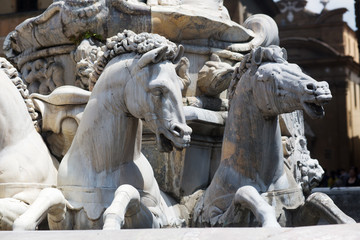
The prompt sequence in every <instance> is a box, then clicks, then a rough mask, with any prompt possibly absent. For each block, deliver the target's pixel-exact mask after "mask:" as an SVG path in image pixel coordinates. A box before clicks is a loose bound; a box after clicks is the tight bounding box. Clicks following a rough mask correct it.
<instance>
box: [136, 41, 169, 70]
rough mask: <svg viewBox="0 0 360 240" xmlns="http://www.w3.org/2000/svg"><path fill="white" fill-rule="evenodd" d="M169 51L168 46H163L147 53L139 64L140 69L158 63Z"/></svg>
mask: <svg viewBox="0 0 360 240" xmlns="http://www.w3.org/2000/svg"><path fill="white" fill-rule="evenodd" d="M167 49H168V47H167V46H162V47H158V48H155V49H153V50H151V51H149V52H147V53H145V54H144V55H142V56H141V58H140V59H139V61H138V62H137V65H138V67H139V68H140V69H141V68H143V67H145V66H147V65H148V64H150V63H158V62H159V61H160V60H161V59H162V58H163V57H164V55H165V54H166V51H167Z"/></svg>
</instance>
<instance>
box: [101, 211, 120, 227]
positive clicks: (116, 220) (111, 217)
mask: <svg viewBox="0 0 360 240" xmlns="http://www.w3.org/2000/svg"><path fill="white" fill-rule="evenodd" d="M122 225H124V220H122V219H121V218H120V217H119V216H117V215H115V214H107V215H106V216H105V218H104V226H103V230H120V229H121V226H122Z"/></svg>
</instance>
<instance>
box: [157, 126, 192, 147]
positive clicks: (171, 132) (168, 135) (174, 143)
mask: <svg viewBox="0 0 360 240" xmlns="http://www.w3.org/2000/svg"><path fill="white" fill-rule="evenodd" d="M191 133H192V129H191V128H190V127H189V126H188V125H186V124H183V123H172V124H171V125H170V127H169V129H165V128H159V129H158V131H157V133H156V138H157V139H156V140H157V145H158V150H159V151H160V152H170V151H172V150H173V147H175V148H176V149H178V150H181V149H183V148H186V147H188V146H190V140H191V137H190V135H191Z"/></svg>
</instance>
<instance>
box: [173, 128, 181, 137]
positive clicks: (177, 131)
mask: <svg viewBox="0 0 360 240" xmlns="http://www.w3.org/2000/svg"><path fill="white" fill-rule="evenodd" d="M173 133H175V135H177V136H178V137H181V136H182V135H183V134H182V130H181V128H179V127H178V126H175V127H174V128H173Z"/></svg>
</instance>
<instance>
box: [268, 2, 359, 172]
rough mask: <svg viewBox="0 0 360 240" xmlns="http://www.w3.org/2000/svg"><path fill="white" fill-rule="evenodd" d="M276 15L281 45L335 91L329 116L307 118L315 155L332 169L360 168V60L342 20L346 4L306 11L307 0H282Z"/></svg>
mask: <svg viewBox="0 0 360 240" xmlns="http://www.w3.org/2000/svg"><path fill="white" fill-rule="evenodd" d="M277 4H278V6H279V9H280V11H281V14H279V15H277V16H276V17H275V19H276V21H277V23H278V26H279V33H280V42H281V43H280V44H281V46H283V47H285V48H286V49H287V51H288V56H289V61H290V62H295V63H297V64H299V65H300V67H302V68H303V70H304V71H305V72H306V73H308V74H309V75H310V76H312V77H313V78H314V79H316V80H318V81H327V82H328V83H329V84H330V89H331V92H332V95H333V99H332V101H331V102H330V103H329V104H328V105H327V106H326V108H325V110H326V116H325V118H324V119H321V120H312V119H309V118H308V117H307V116H305V120H306V122H307V124H308V125H307V130H308V131H307V136H308V147H309V149H310V151H311V153H312V157H314V158H317V159H318V160H319V161H320V164H321V165H322V166H323V167H324V168H326V169H328V170H337V169H341V168H342V169H346V170H347V169H349V168H350V167H351V166H357V167H360V75H359V74H360V65H359V48H358V41H357V37H356V33H355V32H354V31H353V30H352V29H351V28H350V27H349V26H348V25H347V24H346V23H345V22H344V21H343V20H342V17H343V14H344V13H345V12H346V11H347V10H346V9H344V8H340V9H335V10H331V11H330V10H327V9H326V8H324V9H323V11H322V12H321V13H320V14H315V13H312V12H309V11H307V10H306V9H305V8H304V7H305V6H306V4H307V1H305V0H281V1H279V2H278V3H277Z"/></svg>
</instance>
